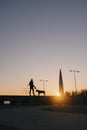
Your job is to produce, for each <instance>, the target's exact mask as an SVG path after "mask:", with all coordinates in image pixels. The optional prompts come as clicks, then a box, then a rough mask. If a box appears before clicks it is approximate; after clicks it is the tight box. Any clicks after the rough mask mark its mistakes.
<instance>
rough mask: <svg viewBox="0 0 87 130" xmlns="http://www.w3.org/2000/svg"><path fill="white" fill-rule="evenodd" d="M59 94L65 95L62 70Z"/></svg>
mask: <svg viewBox="0 0 87 130" xmlns="http://www.w3.org/2000/svg"><path fill="white" fill-rule="evenodd" d="M59 93H60V95H63V94H64V87H63V79H62V72H61V69H60V72H59Z"/></svg>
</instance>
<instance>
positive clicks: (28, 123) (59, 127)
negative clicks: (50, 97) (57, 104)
mask: <svg viewBox="0 0 87 130" xmlns="http://www.w3.org/2000/svg"><path fill="white" fill-rule="evenodd" d="M51 107H53V106H29V107H28V106H27V107H13V108H4V109H3V108H1V109H0V130H35V129H37V130H87V114H80V113H79V114H78V113H77V114H76V113H68V112H60V111H59V112H58V111H49V110H45V109H44V108H51Z"/></svg>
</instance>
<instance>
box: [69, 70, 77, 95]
mask: <svg viewBox="0 0 87 130" xmlns="http://www.w3.org/2000/svg"><path fill="white" fill-rule="evenodd" d="M69 72H73V74H74V82H75V89H76V93H77V86H76V85H77V84H76V73H78V72H79V71H78V70H69Z"/></svg>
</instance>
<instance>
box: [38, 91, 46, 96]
mask: <svg viewBox="0 0 87 130" xmlns="http://www.w3.org/2000/svg"><path fill="white" fill-rule="evenodd" d="M36 92H38V96H40V94H43V95H44V96H45V91H44V90H36Z"/></svg>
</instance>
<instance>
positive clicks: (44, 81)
mask: <svg viewBox="0 0 87 130" xmlns="http://www.w3.org/2000/svg"><path fill="white" fill-rule="evenodd" d="M40 81H42V82H43V90H44V91H45V82H48V80H40Z"/></svg>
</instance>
